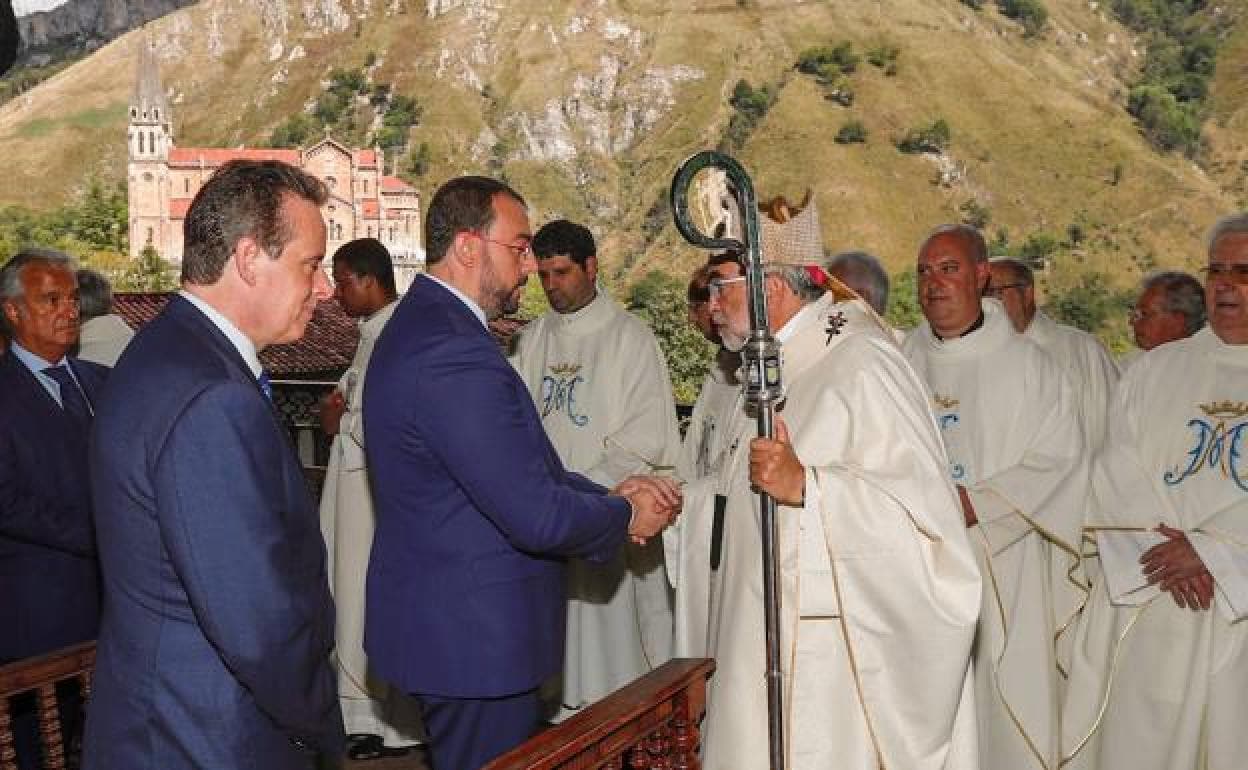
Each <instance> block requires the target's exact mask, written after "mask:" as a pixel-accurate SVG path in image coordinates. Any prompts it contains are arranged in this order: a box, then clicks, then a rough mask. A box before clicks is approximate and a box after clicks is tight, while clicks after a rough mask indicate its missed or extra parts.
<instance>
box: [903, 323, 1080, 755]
mask: <svg viewBox="0 0 1248 770" xmlns="http://www.w3.org/2000/svg"><path fill="white" fill-rule="evenodd" d="M983 309H984V324H983V327H982V328H980V329H978V330H976V331H974V332H971V333H970V334H967V335H965V336H963V337H960V338H957V339H952V340H947V341H941V340H939V339H937V338H936V336H935V335H934V334H933V333H932V330H931V327H930V325H928V324H927V323H924V324H922V325H921V326H919V327H918V328H917V329H915V330H914V332H912V333H911V335H910V337H909V338H908V339H907V340H906V345H905V352H906V357H907V358H908V359H909V360H910V362H911V363H913V364H914V367H915V369H916V370H917V371H918V373H919V376H920V377H922V378H923V379H924V380H925V381H926V383H927V386H928V388H929V390H930V392H931V398H932V405H933V409H934V411H935V412H936V419H937V421H938V423H939V424H940V427H941V435H942V436H943V437H944V441H945V447H946V448H947V449H948V452H949V463H950V465H949V474H950V476H951V477H952V479H953V481H954V482H955V483H957V484H959V485H960V486H962V487H964V488H966V490H967V494H968V496H969V498H970V500H971V504H972V505H973V506H974V508H975V512H976V515H977V517H978V519H979V525H978V526H976V527H975V528H974V530H973V531H972V532H971V533H970V534H971V539H972V541H973V542H974V543H975V546H976V556H977V557H978V558H979V563H980V568H981V570H983V587H984V599H983V608H982V611H981V614H980V622H979V631H978V635H977V638H976V646H975V679H976V682H975V684H976V703H977V705H978V708H979V741H980V760H981V762H982V763H983V766H984V767H985V768H993V770H996V769H997V768H1001V769H1002V770H1004V769H1005V768H1009V770H1028V769H1030V768H1047V769H1048V770H1055V769H1056V767H1057V760H1058V755H1059V754H1060V753H1061V747H1060V740H1061V730H1060V720H1059V714H1058V711H1059V707H1060V705H1061V697H1062V695H1063V691H1062V687H1063V682H1062V671H1061V668H1060V665H1061V664H1060V661H1059V660H1058V656H1057V652H1056V648H1055V640H1057V639H1058V638H1059V637H1062V636H1064V635H1065V633H1066V631H1067V629H1068V628H1069V626H1070V625H1071V624H1072V623H1073V622H1074V620H1075V617H1076V615H1077V613H1078V611H1079V608H1080V606H1081V605H1082V601H1083V599H1084V597H1085V596H1086V584H1085V582H1084V578H1083V576H1082V572H1081V571H1080V565H1079V551H1078V546H1079V544H1080V537H1081V534H1082V526H1083V514H1084V510H1085V508H1086V497H1087V472H1086V465H1087V461H1088V458H1087V456H1086V454H1085V453H1084V450H1083V437H1082V432H1081V430H1080V428H1079V425H1078V422H1077V418H1076V414H1077V409H1076V407H1075V405H1074V403H1073V397H1072V394H1071V392H1070V385H1069V380H1068V378H1067V377H1066V376H1065V375H1064V374H1063V373H1062V372H1061V371H1060V370H1059V369H1058V367H1057V366H1056V364H1055V363H1054V361H1053V359H1052V358H1051V357H1050V356H1049V355H1048V354H1046V353H1045V352H1043V351H1042V350H1040V348H1039V347H1037V346H1036V345H1035V344H1034V343H1032V342H1031V341H1030V340H1028V339H1027V338H1025V337H1023V336H1022V335H1019V334H1017V333H1016V332H1015V331H1014V327H1013V326H1011V325H1010V322H1009V319H1008V318H1007V317H1006V315H1005V311H1004V309H1003V308H1002V307H1001V304H1000V303H999V302H997V301H996V300H984V301H983Z"/></svg>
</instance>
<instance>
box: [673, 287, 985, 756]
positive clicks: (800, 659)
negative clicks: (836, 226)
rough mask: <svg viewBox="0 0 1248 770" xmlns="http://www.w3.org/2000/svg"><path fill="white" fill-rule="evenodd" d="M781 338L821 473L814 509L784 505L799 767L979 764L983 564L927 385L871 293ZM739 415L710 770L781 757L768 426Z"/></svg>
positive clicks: (794, 401)
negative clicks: (766, 618) (762, 523)
mask: <svg viewBox="0 0 1248 770" xmlns="http://www.w3.org/2000/svg"><path fill="white" fill-rule="evenodd" d="M778 336H780V337H781V338H782V339H783V340H784V341H783V367H784V378H785V384H786V390H787V398H786V400H785V402H784V404H783V407H782V409H781V411H780V415H781V416H782V417H783V419H784V420H785V423H786V424H787V425H788V429H789V433H790V435H791V437H792V440H793V447H794V450H795V451H796V453H797V456H798V459H799V460H800V461H801V462H802V464H803V465H804V466H805V467H806V484H805V500H806V503H805V505H804V506H803V507H800V508H793V507H787V506H780V507H779V509H778V518H779V524H780V533H779V550H780V562H781V563H780V568H781V584H782V585H781V588H782V606H781V648H782V654H783V669H784V671H783V673H784V690H785V701H784V702H785V724H786V727H787V730H786V732H787V736H786V749H787V754H788V758H789V759H788V762H787V767H789V768H792V769H793V770H830V769H831V768H836V770H875V769H876V768H880V767H885V768H896V769H897V770H902V769H903V768H904V769H905V770H936V769H937V768H943V769H952V768H959V769H961V768H975V767H977V766H978V765H977V764H976V758H975V756H976V747H975V726H974V707H973V697H974V696H973V693H972V690H971V673H970V647H971V642H972V639H973V636H974V631H975V621H976V618H977V616H978V612H979V596H980V588H979V575H978V571H977V570H976V567H975V563H974V557H973V556H972V553H971V549H970V545H969V543H968V540H967V537H966V531H965V526H964V525H963V523H962V515H961V513H960V512H959V509H958V507H957V497H956V495H955V494H954V491H953V487H952V485H951V484H950V483H949V481H948V477H947V473H946V459H945V454H944V450H943V449H942V447H941V445H940V437H939V434H938V431H937V428H936V425H935V423H934V421H933V419H932V415H931V412H930V411H929V409H928V406H927V403H926V397H925V393H924V390H923V385H922V383H920V382H919V380H918V378H917V377H916V376H915V374H914V371H913V370H912V369H911V368H910V366H909V365H908V364H907V363H906V362H905V360H904V359H903V358H902V356H901V354H900V352H899V351H898V350H897V346H896V343H895V342H894V341H893V340H892V338H891V335H890V334H889V332H888V331H887V330H885V329H884V328H882V327H881V326H880V325H879V323H878V321H877V320H876V319H874V318H873V317H872V316H870V315H869V314H868V311H867V310H866V306H865V305H864V304H862V303H861V301H858V300H855V301H850V302H842V303H834V302H833V298H832V297H831V296H830V295H829V296H825V297H824V298H823V299H820V300H818V301H817V302H814V303H812V304H810V305H807V306H806V307H805V308H804V309H803V310H802V311H801V312H800V313H798V315H797V316H795V317H794V318H793V319H791V320H790V321H789V323H788V324H787V325H786V327H785V329H783V330H781V333H780V334H779V335H778ZM737 426H738V432H737V435H736V436H735V438H733V440H732V441H731V442H730V443H729V444H728V451H727V453H726V456H725V458H724V462H723V465H722V466H721V468H720V475H719V487H720V489H722V490H723V491H724V492H725V493H726V497H727V500H726V516H725V521H724V528H723V542H722V549H723V560H722V564H721V566H720V568H719V569H718V570H716V571H715V573H714V577H713V578H712V579H713V581H714V582H715V583H716V584H717V588H716V590H715V592H714V593H713V594H712V609H711V620H710V625H711V628H710V634H709V648H710V649H709V654H710V655H712V656H713V657H714V658H715V659H716V664H717V668H716V672H715V675H714V676H713V677H712V678H711V681H710V690H709V692H708V701H707V717H706V722H705V723H704V726H703V727H704V731H703V747H704V755H705V759H704V765H703V766H704V767H705V768H706V770H744V769H745V768H749V769H750V770H754V769H755V768H765V767H767V765H768V760H767V745H768V742H767V687H766V682H765V680H764V671H765V668H766V660H765V649H764V632H765V629H764V624H763V603H762V555H761V545H760V543H761V540H760V533H759V514H758V496H757V495H756V494H755V493H754V492H753V490H752V489H751V488H750V482H749V478H748V476H749V443H750V439H752V438H753V437H754V436H755V421H754V420H753V419H749V418H746V417H745V416H744V415H743V414H741V415H740V416H739V419H738V422H737ZM689 505H690V501H689V498H688V497H686V512H685V513H684V514H682V517H683V516H692V515H694V512H692V511H689V510H688V508H689Z"/></svg>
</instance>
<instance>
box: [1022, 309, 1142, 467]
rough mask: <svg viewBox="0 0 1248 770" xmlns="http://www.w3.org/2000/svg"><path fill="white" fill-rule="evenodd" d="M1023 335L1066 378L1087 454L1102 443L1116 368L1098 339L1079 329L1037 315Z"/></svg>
mask: <svg viewBox="0 0 1248 770" xmlns="http://www.w3.org/2000/svg"><path fill="white" fill-rule="evenodd" d="M1023 336H1024V337H1026V338H1028V339H1029V340H1031V341H1032V342H1034V343H1036V344H1037V345H1039V346H1040V349H1041V350H1043V351H1044V352H1046V353H1048V354H1049V355H1050V356H1052V357H1053V360H1055V361H1057V364H1058V366H1060V367H1061V368H1062V371H1064V372H1066V373H1067V374H1068V375H1069V376H1070V384H1071V387H1072V388H1073V389H1074V396H1075V405H1076V407H1077V408H1078V414H1079V422H1080V424H1081V425H1083V429H1084V431H1083V436H1084V446H1085V448H1086V449H1087V450H1088V453H1089V454H1091V453H1093V452H1095V451H1096V450H1097V449H1098V448H1100V446H1101V443H1102V442H1103V441H1104V440H1105V425H1106V418H1107V417H1108V414H1109V399H1110V396H1112V395H1113V392H1114V385H1116V384H1117V383H1118V366H1117V365H1116V364H1115V363H1114V360H1113V359H1112V358H1110V355H1109V351H1107V350H1106V349H1105V346H1104V345H1102V344H1101V342H1100V340H1098V339H1097V338H1096V337H1093V336H1092V335H1091V334H1088V333H1087V332H1085V331H1082V330H1081V329H1076V328H1074V327H1073V326H1065V325H1063V324H1059V323H1057V322H1056V321H1054V320H1053V319H1052V318H1049V317H1048V316H1047V315H1045V314H1044V313H1043V312H1037V313H1036V315H1035V317H1034V318H1032V319H1031V323H1030V324H1029V325H1028V326H1027V331H1026V332H1024V333H1023Z"/></svg>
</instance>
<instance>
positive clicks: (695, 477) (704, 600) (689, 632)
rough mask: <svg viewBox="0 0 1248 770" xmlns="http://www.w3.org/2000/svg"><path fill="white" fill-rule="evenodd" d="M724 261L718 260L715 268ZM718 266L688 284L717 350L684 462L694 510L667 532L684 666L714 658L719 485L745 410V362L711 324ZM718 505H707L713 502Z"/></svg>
mask: <svg viewBox="0 0 1248 770" xmlns="http://www.w3.org/2000/svg"><path fill="white" fill-rule="evenodd" d="M721 259H726V258H723V257H712V264H714V263H715V262H716V261H717V260H721ZM712 264H708V265H703V266H702V267H701V268H699V269H698V270H697V272H695V273H694V277H693V278H692V279H691V281H690V283H689V292H688V293H689V322H690V323H691V324H693V326H694V327H696V328H697V329H698V330H699V331H700V332H702V334H703V336H705V337H706V338H707V341H709V342H711V343H712V344H714V345H716V346H717V347H718V350H717V351H716V354H715V358H714V360H712V361H711V366H710V368H709V369H708V371H707V373H706V377H705V378H704V379H703V380H702V388H701V390H699V391H698V398H697V401H695V402H694V405H693V412H692V414H691V415H690V417H689V425H688V427H687V428H686V429H685V437H684V440H683V441H682V442H681V446H680V456H679V458H678V460H677V463H676V466H677V469H676V472H677V476H678V477H679V478H680V479H681V480H683V481H684V482H685V487H684V491H683V494H684V496H685V499H686V500H689V499H691V498H692V499H694V501H695V502H694V503H693V504H691V505H686V506H685V510H686V513H685V515H683V516H680V517H678V518H677V519H676V520H675V521H674V522H673V523H672V525H671V526H670V527H668V528H667V529H665V530H663V548H664V555H665V562H666V565H667V577H668V579H669V580H670V581H671V583H672V587H673V589H674V590H675V596H674V599H673V608H672V609H673V631H672V654H673V656H674V657H677V658H702V657H706V655H707V648H706V635H707V629H708V627H709V622H710V608H711V587H712V585H711V572H712V569H713V568H717V567H718V560H719V556H718V554H716V556H715V558H714V559H712V553H711V544H712V542H713V541H714V540H715V532H716V531H717V524H716V521H717V520H718V529H719V530H720V531H722V528H723V515H724V514H723V510H722V509H719V510H717V509H716V508H715V506H714V504H713V500H714V496H715V495H716V494H717V492H718V490H717V488H716V480H717V476H718V474H719V469H720V466H721V465H722V464H723V458H724V454H725V453H726V451H727V447H728V443H727V441H726V440H725V439H726V438H729V437H730V436H731V435H734V434H733V433H732V432H733V430H734V429H735V428H734V426H735V424H736V415H737V413H738V412H739V411H740V410H741V408H742V406H743V403H742V391H741V382H740V380H739V379H738V375H739V374H740V368H741V356H740V355H738V354H737V353H734V352H732V351H731V350H728V349H726V348H724V347H722V345H721V342H720V339H719V334H718V332H716V331H715V324H714V322H712V321H711V316H710V309H709V302H710V290H709V289H708V288H707V282H708V281H709V280H710V278H711V269H712ZM708 499H709V500H711V504H709V505H708V504H706V501H707V500H708Z"/></svg>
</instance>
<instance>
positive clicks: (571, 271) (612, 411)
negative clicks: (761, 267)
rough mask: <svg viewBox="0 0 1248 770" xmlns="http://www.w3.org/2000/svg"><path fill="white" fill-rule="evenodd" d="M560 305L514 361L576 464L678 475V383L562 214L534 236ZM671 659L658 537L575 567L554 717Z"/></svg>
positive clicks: (582, 235) (619, 476) (605, 480)
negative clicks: (604, 287) (605, 287)
mask: <svg viewBox="0 0 1248 770" xmlns="http://www.w3.org/2000/svg"><path fill="white" fill-rule="evenodd" d="M533 253H534V254H535V255H536V257H537V263H538V273H539V276H540V277H541V280H542V288H543V290H544V291H545V293H546V298H547V300H549V302H550V305H551V310H550V311H549V312H547V313H546V314H545V315H543V316H542V317H541V318H539V319H537V320H536V321H534V322H533V323H531V324H530V325H529V326H527V327H525V328H524V329H523V330H521V332H520V333H519V334H518V335H517V339H516V342H515V351H514V353H513V356H512V363H513V364H514V365H515V367H516V369H517V371H518V372H519V373H520V376H521V378H522V379H523V380H524V381H525V383H526V384H527V385H528V387H529V390H530V392H531V393H532V395H533V398H534V400H535V401H536V403H537V410H538V412H539V414H541V416H542V425H543V427H545V429H546V433H547V435H548V436H549V437H550V440H551V443H552V444H554V447H555V449H556V450H557V451H558V453H559V457H560V459H562V460H563V463H564V465H566V466H567V467H568V469H569V470H573V471H576V472H578V473H581V474H583V475H585V476H586V477H588V478H589V479H590V480H592V481H595V482H597V483H599V484H602V485H603V486H605V487H608V488H611V487H614V486H615V485H617V484H618V483H619V482H621V481H622V480H624V479H625V478H626V477H628V476H631V475H634V474H653V473H667V474H669V475H670V474H672V473H673V472H674V471H675V466H676V458H677V453H678V451H679V446H680V438H679V431H678V429H677V423H676V407H675V403H674V401H673V399H672V388H671V380H670V379H669V377H668V373H667V364H666V362H665V360H664V358H663V353H662V351H661V350H660V348H659V344H658V341H657V340H656V339H655V337H654V334H653V333H652V332H651V331H650V329H649V328H648V327H647V326H646V325H645V324H644V323H643V322H641V321H640V320H638V319H637V318H636V317H634V316H632V315H630V314H629V313H627V312H625V310H624V309H623V308H622V307H620V305H619V304H618V303H616V302H615V301H614V300H613V299H611V297H610V296H608V295H607V294H606V292H604V291H601V290H600V288H599V287H598V286H597V285H596V282H595V279H596V276H597V256H596V248H595V245H594V241H593V236H592V235H591V234H590V232H589V231H588V230H587V229H585V228H584V227H582V226H580V225H577V224H574V223H572V222H568V221H566V220H557V221H555V222H550V223H548V224H546V225H545V226H543V227H542V228H541V229H540V230H539V231H538V232H537V234H536V235H535V236H534V238H533ZM671 655H672V596H671V587H670V585H669V584H668V579H667V575H666V572H665V570H664V564H663V544H662V542H661V540H660V539H659V538H653V539H651V540H650V541H649V542H648V543H647V544H646V545H645V546H638V545H635V544H628V545H626V546H625V547H624V548H622V549H620V552H619V554H617V556H616V558H615V559H614V560H613V561H611V562H609V563H607V564H602V565H599V564H589V563H587V562H584V561H581V560H575V559H574V560H572V561H571V563H570V564H569V568H568V620H567V646H566V653H565V663H564V672H563V682H562V695H561V699H560V702H561V705H562V708H561V709H560V711H559V713H558V714H556V715H555V716H554V718H555V719H556V721H558V720H561V719H564V718H566V717H568V716H570V715H571V714H572V713H574V712H575V711H576V710H577V709H580V708H582V707H584V706H586V705H588V704H590V703H593V702H595V701H597V700H600V699H602V698H603V697H605V696H607V695H609V694H610V693H612V692H614V691H615V690H617V689H619V688H620V687H623V686H624V685H626V684H628V683H629V682H631V681H633V680H634V679H636V678H638V677H640V676H641V675H643V674H645V673H647V672H649V671H650V670H651V669H653V668H655V667H656V666H658V665H660V664H662V663H665V662H666V661H667V660H668V659H669V658H671Z"/></svg>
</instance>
